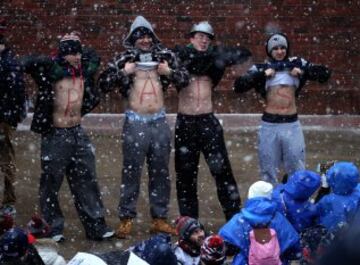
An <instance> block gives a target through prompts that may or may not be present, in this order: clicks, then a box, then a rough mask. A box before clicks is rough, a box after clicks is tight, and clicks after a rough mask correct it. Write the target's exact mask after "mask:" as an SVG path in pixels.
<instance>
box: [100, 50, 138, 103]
mask: <svg viewBox="0 0 360 265" xmlns="http://www.w3.org/2000/svg"><path fill="white" fill-rule="evenodd" d="M134 58H135V55H134V54H132V53H131V51H126V52H124V53H122V54H120V55H119V56H117V57H116V58H115V59H114V60H112V61H111V62H110V63H109V64H108V67H107V68H106V69H105V71H103V72H102V73H101V74H100V76H99V79H98V85H99V87H100V89H101V90H102V91H103V92H105V93H107V92H110V91H112V90H114V88H115V87H118V88H119V90H120V93H121V94H122V95H123V96H126V97H127V91H128V90H129V89H130V85H131V81H132V76H131V75H126V74H125V73H124V70H123V69H124V66H125V63H126V62H129V61H131V60H133V59H134Z"/></svg>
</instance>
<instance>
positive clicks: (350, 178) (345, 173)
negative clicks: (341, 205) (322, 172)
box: [326, 162, 359, 195]
mask: <svg viewBox="0 0 360 265" xmlns="http://www.w3.org/2000/svg"><path fill="white" fill-rule="evenodd" d="M326 178H327V182H328V183H329V186H330V187H331V189H332V191H333V192H334V193H336V194H339V195H347V194H350V193H352V192H353V190H354V188H355V187H356V185H357V184H358V182H359V170H358V168H357V167H356V166H355V165H354V164H353V163H351V162H336V163H335V164H334V165H333V166H332V167H331V168H330V169H329V170H328V171H327V172H326Z"/></svg>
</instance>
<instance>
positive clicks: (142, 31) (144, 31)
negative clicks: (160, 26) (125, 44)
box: [129, 27, 154, 45]
mask: <svg viewBox="0 0 360 265" xmlns="http://www.w3.org/2000/svg"><path fill="white" fill-rule="evenodd" d="M145 35H149V36H151V37H152V38H153V36H154V34H153V33H152V31H151V30H150V29H148V28H145V27H138V28H136V29H135V30H134V31H133V32H132V33H131V35H130V38H129V41H130V43H131V44H132V45H135V42H136V41H137V40H138V39H140V38H142V37H144V36H145Z"/></svg>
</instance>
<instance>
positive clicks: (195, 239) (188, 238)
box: [176, 216, 205, 248]
mask: <svg viewBox="0 0 360 265" xmlns="http://www.w3.org/2000/svg"><path fill="white" fill-rule="evenodd" d="M176 231H177V234H178V236H179V240H181V241H185V242H188V243H191V244H193V245H195V246H196V247H199V248H200V246H201V245H202V243H203V242H204V239H205V230H204V226H203V225H202V224H201V223H200V222H199V221H198V220H196V219H194V218H191V217H189V216H181V217H180V218H179V219H178V220H177V221H176Z"/></svg>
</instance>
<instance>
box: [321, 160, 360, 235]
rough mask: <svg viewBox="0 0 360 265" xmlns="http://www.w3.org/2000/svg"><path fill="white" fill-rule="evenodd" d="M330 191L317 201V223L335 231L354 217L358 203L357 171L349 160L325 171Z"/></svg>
mask: <svg viewBox="0 0 360 265" xmlns="http://www.w3.org/2000/svg"><path fill="white" fill-rule="evenodd" d="M326 178H327V181H328V183H329V186H330V188H331V191H332V192H331V193H330V194H328V195H326V196H324V197H323V198H322V199H321V200H320V201H319V202H318V203H317V211H318V213H319V221H318V223H319V224H321V225H323V226H324V227H326V228H327V229H328V230H329V231H330V232H336V231H337V230H338V229H339V228H341V227H342V225H343V224H348V223H349V222H350V221H351V219H352V218H353V217H354V215H355V213H356V210H357V208H358V205H359V191H358V190H357V189H356V186H357V185H358V181H359V171H358V169H357V167H356V166H355V165H354V164H353V163H350V162H337V163H335V164H334V166H332V167H331V168H330V169H329V170H328V171H327V173H326Z"/></svg>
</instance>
